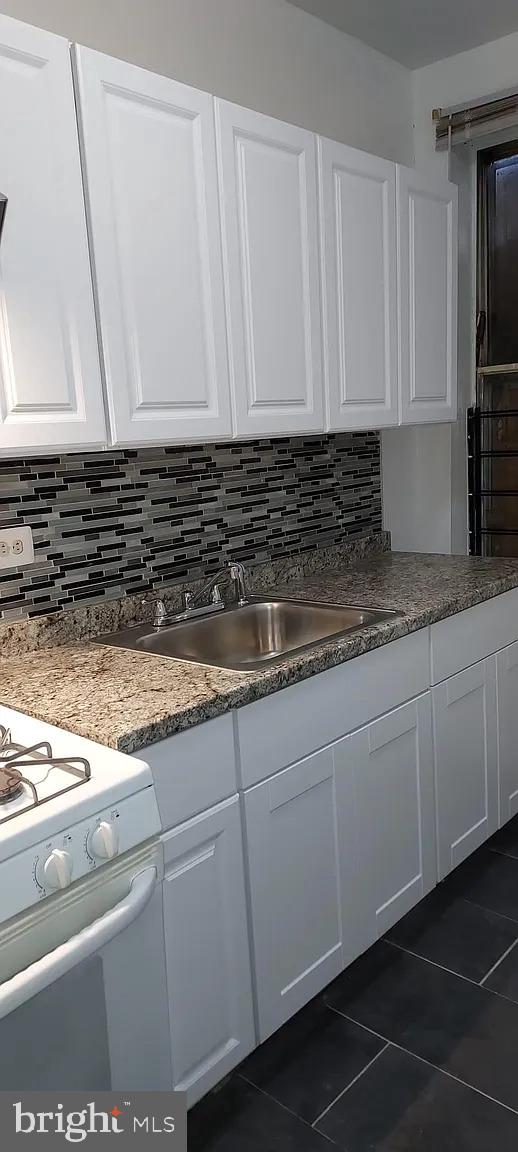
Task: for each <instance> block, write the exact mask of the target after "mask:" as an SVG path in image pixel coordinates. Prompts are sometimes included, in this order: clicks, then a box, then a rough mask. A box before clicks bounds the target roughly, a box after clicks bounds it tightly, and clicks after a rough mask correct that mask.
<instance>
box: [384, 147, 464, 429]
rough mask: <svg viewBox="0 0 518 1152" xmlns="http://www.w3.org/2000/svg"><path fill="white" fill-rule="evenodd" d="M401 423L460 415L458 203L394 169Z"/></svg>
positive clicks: (447, 192) (440, 187)
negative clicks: (458, 411)
mask: <svg viewBox="0 0 518 1152" xmlns="http://www.w3.org/2000/svg"><path fill="white" fill-rule="evenodd" d="M397 189H398V201H397V202H398V284H399V378H400V404H401V410H400V416H401V423H402V424H421V423H426V422H429V421H441V420H442V421H448V420H455V417H456V415H457V275H458V270H457V203H458V191H457V188H456V186H455V185H454V184H448V183H440V184H437V183H433V182H431V181H430V180H429V179H428V178H426V177H424V176H422V175H421V174H420V173H419V172H415V171H414V170H413V169H410V168H401V167H398V169H397Z"/></svg>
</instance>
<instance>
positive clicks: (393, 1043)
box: [328, 1004, 518, 1116]
mask: <svg viewBox="0 0 518 1152" xmlns="http://www.w3.org/2000/svg"><path fill="white" fill-rule="evenodd" d="M328 1008H331V1009H332V1011H333V1012H337V1013H338V1015H339V1016H343V1017H344V1020H349V1021H350V1023H351V1024H359V1023H360V1021H359V1020H355V1019H354V1016H348V1015H347V1013H346V1012H341V1011H340V1009H339V1008H333V1005H332V1004H328ZM361 1027H362V1028H366V1029H367V1032H372V1035H373V1036H377V1037H378V1040H385V1041H386V1043H387V1044H389V1045H391V1047H392V1048H398V1049H399V1051H400V1052H406V1054H407V1056H413V1057H414V1059H415V1060H420V1061H421V1064H427V1065H428V1067H429V1068H433V1069H434V1070H435V1071H436V1072H442V1074H443V1076H449V1078H450V1080H455V1082H456V1083H457V1084H462V1085H463V1087H464V1088H469V1089H470V1090H471V1092H476V1093H477V1094H478V1095H479V1096H484V1098H485V1099H486V1100H491V1102H492V1103H493V1104H497V1105H498V1106H499V1107H500V1108H505V1110H506V1112H512V1114H513V1116H518V1108H511V1105H510V1104H504V1103H503V1101H502V1100H497V1099H496V1098H495V1097H494V1096H490V1095H489V1093H488V1092H484V1091H483V1090H482V1088H475V1085H474V1084H468V1082H467V1080H461V1078H460V1076H454V1074H453V1072H448V1070H447V1068H441V1066H440V1065H439V1064H432V1061H431V1060H427V1059H426V1057H425V1056H418V1055H417V1052H411V1051H410V1049H409V1048H404V1047H403V1045H402V1044H398V1043H397V1042H396V1041H395V1040H387V1037H386V1036H382V1035H381V1032H376V1031H375V1030H374V1028H369V1027H368V1026H367V1024H362V1025H361Z"/></svg>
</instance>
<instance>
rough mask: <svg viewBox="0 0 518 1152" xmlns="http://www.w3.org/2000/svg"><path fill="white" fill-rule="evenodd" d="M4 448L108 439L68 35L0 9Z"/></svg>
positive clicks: (0, 399) (0, 406)
mask: <svg viewBox="0 0 518 1152" xmlns="http://www.w3.org/2000/svg"><path fill="white" fill-rule="evenodd" d="M0 141H1V144H0V193H1V194H2V196H6V197H7V201H8V202H7V210H6V213H5V219H4V227H3V233H2V238H1V245H0V293H1V301H2V306H1V309H0V454H1V455H3V456H13V455H16V454H19V453H20V452H27V451H31V452H32V451H36V452H38V451H45V450H47V449H52V450H57V449H63V450H65V451H66V450H67V449H74V448H78V447H83V446H89V447H95V446H98V445H101V444H103V442H105V439H106V428H105V418H104V406H103V398H102V389H101V376H100V365H99V351H98V346H97V332H96V326H95V314H94V301H93V292H92V280H91V272H90V261H89V255H88V241H87V231H86V217H85V208H84V198H83V185H82V178H81V165H80V157H79V141H78V135H77V124H76V112H75V103H74V91H73V83H72V69H71V64H70V51H69V45H68V42H67V41H66V40H63V39H62V38H61V37H59V36H54V35H52V34H51V33H49V32H43V31H42V30H41V29H39V28H32V27H30V26H29V25H28V24H21V23H20V22H19V21H17V20H11V19H9V17H7V16H0Z"/></svg>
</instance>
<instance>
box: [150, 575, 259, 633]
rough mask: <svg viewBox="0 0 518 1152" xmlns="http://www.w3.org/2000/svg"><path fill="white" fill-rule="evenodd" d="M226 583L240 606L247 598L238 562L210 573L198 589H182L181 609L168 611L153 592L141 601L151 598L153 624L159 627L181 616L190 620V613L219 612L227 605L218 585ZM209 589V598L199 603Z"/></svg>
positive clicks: (171, 622) (244, 580)
mask: <svg viewBox="0 0 518 1152" xmlns="http://www.w3.org/2000/svg"><path fill="white" fill-rule="evenodd" d="M226 583H228V584H230V585H231V586H232V588H233V589H234V593H235V596H234V601H235V603H236V604H237V606H238V607H239V608H242V607H244V605H245V604H247V603H248V600H247V595H246V573H245V569H244V567H243V565H242V564H229V565H228V566H227V567H226V568H220V570H219V571H218V572H216V574H215V575H214V576H211V578H210V580H207V582H206V584H204V585H203V587H202V588H201V589H200V591H199V592H196V593H193V592H190V591H189V590H187V589H186V591H185V592H182V609H183V610H182V611H181V612H174V613H171V612H168V611H167V608H166V606H165V604H164V601H163V600H162V599H160V598H157V599H155V597H153V596H146V598H145V599H144V600H143V601H142V603H143V604H149V603H150V601H152V602H153V603H154V604H155V615H154V618H153V627H154V628H163V627H164V626H165V625H167V624H177V623H179V622H180V621H182V620H190V618H191V616H207V615H209V614H210V613H211V612H220V611H221V609H222V608H225V607H226V606H227V605H226V601H225V600H223V598H222V595H221V587H222V585H224V584H226ZM209 592H212V596H211V599H210V602H209V603H208V604H200V602H201V601H203V600H204V599H205V597H206V596H208V594H209Z"/></svg>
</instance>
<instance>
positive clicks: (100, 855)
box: [87, 820, 119, 860]
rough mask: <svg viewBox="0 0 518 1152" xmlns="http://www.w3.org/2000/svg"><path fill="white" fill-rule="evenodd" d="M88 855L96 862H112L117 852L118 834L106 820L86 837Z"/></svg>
mask: <svg viewBox="0 0 518 1152" xmlns="http://www.w3.org/2000/svg"><path fill="white" fill-rule="evenodd" d="M87 848H88V854H89V855H90V856H93V857H94V859H97V860H113V857H114V856H116V855H117V853H118V851H119V833H118V831H117V829H116V827H115V825H114V824H110V823H109V822H108V820H101V823H100V824H98V825H97V828H94V830H93V832H91V833H90V835H89V837H88V845H87Z"/></svg>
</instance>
